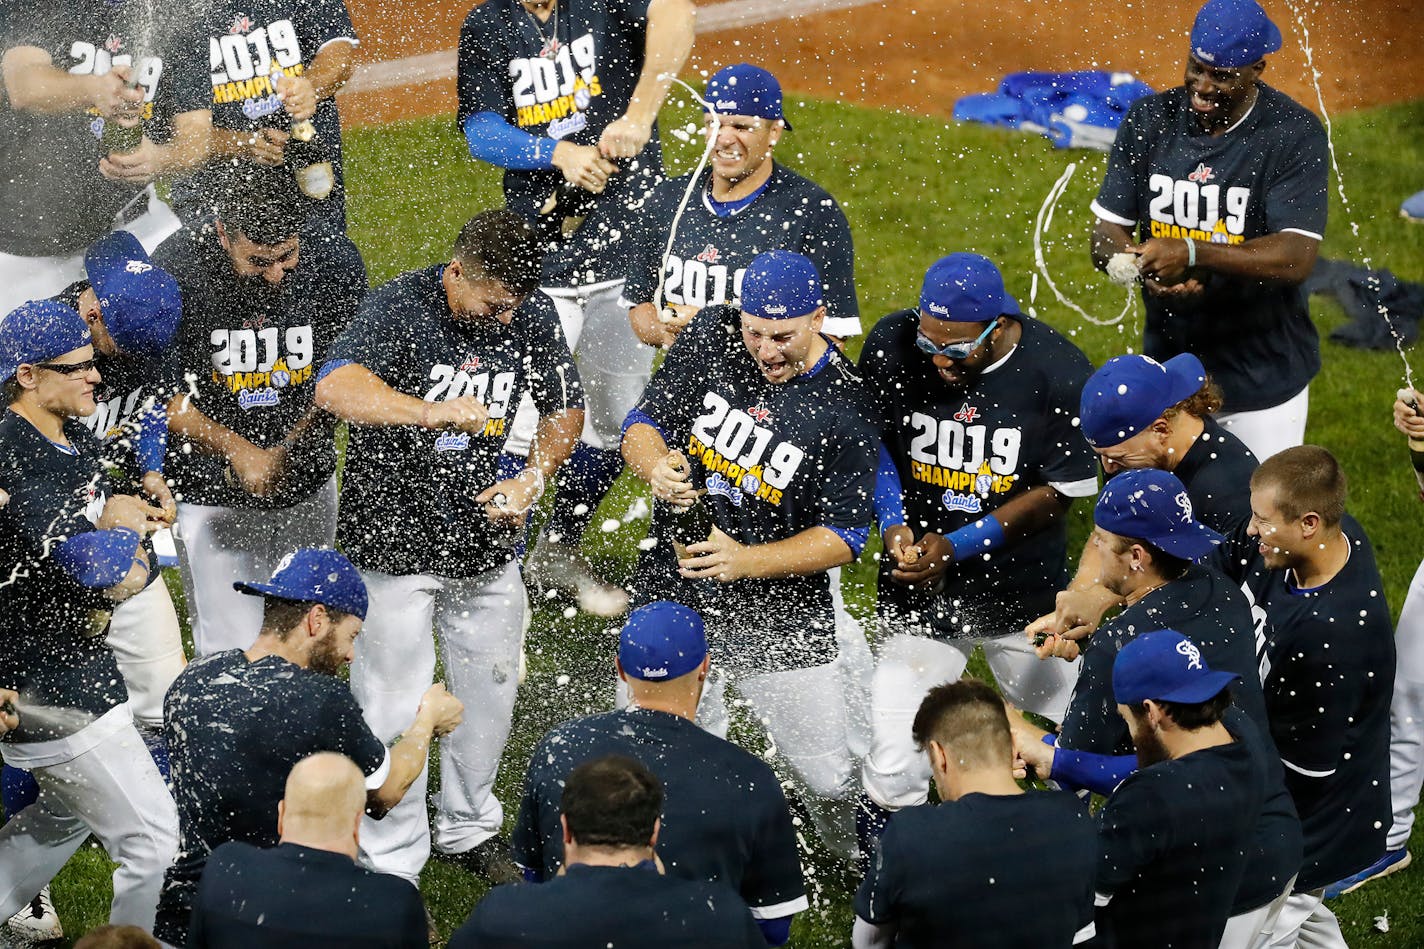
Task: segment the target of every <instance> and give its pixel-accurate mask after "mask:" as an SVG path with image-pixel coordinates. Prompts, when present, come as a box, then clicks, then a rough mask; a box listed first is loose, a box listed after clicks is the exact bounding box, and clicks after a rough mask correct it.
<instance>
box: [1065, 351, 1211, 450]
mask: <svg viewBox="0 0 1424 949" xmlns="http://www.w3.org/2000/svg"><path fill="white" fill-rule="evenodd" d="M1204 385H1206V369H1205V368H1203V367H1202V364H1201V360H1200V359H1198V358H1197V357H1195V356H1193V355H1192V354H1191V353H1181V354H1180V355H1177V356H1173V357H1172V358H1171V359H1169V360H1167V361H1166V362H1158V361H1157V360H1155V359H1153V358H1151V357H1150V356H1140V355H1128V356H1114V357H1113V358H1112V359H1109V360H1108V361H1107V362H1105V363H1103V368H1101V369H1099V370H1098V371H1097V372H1095V373H1093V374H1092V375H1091V376H1089V377H1088V381H1087V382H1086V383H1084V384H1083V396H1082V399H1081V400H1080V401H1079V403H1078V424H1079V425H1081V426H1082V428H1083V437H1084V438H1086V439H1087V440H1088V444H1089V445H1092V446H1093V447H1094V448H1111V447H1112V446H1114V445H1121V444H1122V443H1123V442H1125V441H1127V440H1128V439H1129V438H1131V437H1132V436H1134V435H1136V434H1137V433H1138V432H1141V431H1144V430H1146V429H1147V428H1149V427H1150V426H1151V425H1152V423H1153V422H1155V421H1157V420H1158V419H1159V418H1161V417H1162V413H1163V412H1165V411H1167V409H1170V408H1171V407H1172V406H1174V405H1176V404H1177V403H1179V402H1182V401H1183V400H1185V399H1188V398H1190V397H1191V396H1193V395H1195V394H1196V393H1197V392H1198V391H1200V389H1201V387H1202V386H1204Z"/></svg>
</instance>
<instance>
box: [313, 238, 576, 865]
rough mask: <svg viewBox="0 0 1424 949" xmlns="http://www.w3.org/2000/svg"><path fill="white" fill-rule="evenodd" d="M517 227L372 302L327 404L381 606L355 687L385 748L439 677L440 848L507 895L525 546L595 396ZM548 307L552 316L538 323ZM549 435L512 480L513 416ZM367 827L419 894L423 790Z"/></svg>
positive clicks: (377, 294) (379, 857)
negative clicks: (504, 449) (443, 725)
mask: <svg viewBox="0 0 1424 949" xmlns="http://www.w3.org/2000/svg"><path fill="white" fill-rule="evenodd" d="M538 281H539V250H538V244H537V243H536V241H535V239H534V234H533V231H532V229H531V228H530V227H529V225H527V224H526V223H524V221H523V220H522V219H521V218H519V217H518V216H517V215H515V214H513V213H511V212H509V211H505V210H498V211H486V212H484V213H483V214H477V215H475V217H473V218H471V219H470V221H469V223H467V224H466V225H465V227H464V229H463V230H462V231H461V232H460V236H459V238H458V239H457V240H456V242H455V250H454V255H453V257H452V258H451V260H450V261H449V262H448V263H445V264H440V265H437V266H434V267H428V268H426V269H424V270H418V271H414V272H412V273H407V274H404V275H402V276H400V277H397V278H396V279H395V280H393V281H391V282H390V283H388V284H386V285H385V286H384V287H381V288H380V289H379V290H376V291H374V292H373V293H372V294H371V295H370V296H368V297H367V298H366V301H365V302H364V303H363V304H362V306H361V310H360V312H359V313H358V314H357V315H356V318H355V319H354V320H353V321H352V322H351V325H350V326H349V327H347V329H346V331H345V332H344V333H342V335H341V337H340V338H339V339H337V341H336V342H335V344H333V345H332V347H331V351H330V353H329V354H328V361H327V362H326V364H325V365H324V366H322V368H321V371H320V373H319V374H318V381H317V404H318V405H320V406H322V407H323V408H325V409H328V410H330V411H331V412H333V413H335V414H336V415H337V416H339V417H340V418H343V419H345V420H346V421H348V422H350V423H351V435H350V441H349V442H348V444H347V449H346V469H345V476H344V481H343V482H342V496H341V511H340V517H339V518H338V524H337V537H338V538H339V539H340V541H341V546H342V548H343V549H344V550H345V551H346V553H347V554H348V555H350V557H351V558H352V560H353V561H354V562H355V564H356V566H357V567H359V568H360V570H361V574H362V577H363V579H364V580H365V582H366V588H367V589H368V590H369V591H370V594H371V607H370V613H369V614H368V615H367V617H366V633H365V635H364V636H363V637H362V639H361V644H360V647H359V648H358V650H357V653H356V659H355V661H354V662H353V664H352V667H351V688H352V691H353V692H354V693H355V695H356V698H357V700H358V701H359V702H360V703H361V707H362V708H363V709H365V710H366V716H367V720H368V721H369V722H370V723H371V727H372V729H373V730H374V731H375V732H376V734H377V735H379V736H380V737H381V738H382V740H389V739H391V738H393V737H395V736H396V735H397V734H399V733H400V729H401V727H402V726H404V725H405V722H404V721H403V720H402V718H401V716H402V715H403V714H404V711H405V708H406V706H408V705H409V704H410V703H412V702H415V701H418V700H419V698H420V695H421V693H422V692H424V691H425V689H427V688H428V687H429V686H430V682H431V680H432V678H434V674H435V655H436V652H435V640H434V638H432V632H431V631H432V629H434V630H436V631H438V632H439V644H440V655H441V659H442V660H443V663H444V668H445V675H446V677H447V680H448V682H449V684H450V690H451V692H453V693H454V694H455V695H456V697H458V698H459V699H460V700H461V701H463V702H464V703H465V706H466V708H468V709H469V710H470V712H471V715H470V721H469V722H468V723H467V724H466V725H465V726H464V727H463V728H461V729H459V730H458V731H456V732H454V733H453V734H452V735H451V736H450V737H448V738H446V739H444V740H443V742H442V744H441V751H442V754H441V759H440V761H441V765H440V767H441V771H440V806H439V811H438V814H437V816H436V822H435V826H436V835H435V846H436V847H437V848H438V849H439V850H440V851H441V852H443V853H446V854H453V855H457V856H459V855H464V862H466V863H468V864H470V865H471V866H472V868H473V869H475V870H477V871H478V872H480V873H481V875H483V876H485V877H487V878H489V879H491V880H493V881H494V882H507V880H508V879H511V878H515V879H517V872H516V871H514V869H513V864H512V862H511V861H510V858H509V855H508V849H509V845H508V843H507V842H506V841H505V840H504V838H503V837H501V836H499V831H500V829H501V827H502V826H503V824H504V811H503V809H502V808H501V807H500V803H499V801H498V800H497V799H496V798H495V796H494V779H495V772H496V771H497V770H498V768H499V760H500V756H501V755H502V754H503V752H504V742H505V739H506V738H507V737H508V735H509V725H510V716H511V715H512V713H513V711H514V693H515V691H516V689H517V688H518V681H519V648H520V637H521V634H522V632H523V629H524V618H525V611H526V609H527V605H526V599H525V593H524V583H523V581H522V580H521V579H520V576H519V565H518V563H517V562H516V561H515V559H514V545H513V539H514V538H513V532H514V531H517V530H518V529H519V528H520V527H522V524H523V519H524V517H525V515H526V514H527V513H528V512H529V511H530V509H532V508H533V507H534V505H535V504H536V503H537V502H538V500H539V496H540V493H541V492H542V491H543V488H544V483H545V481H546V479H549V478H552V477H553V476H554V473H555V471H557V470H558V467H559V465H561V464H563V462H564V461H565V460H566V459H567V458H568V456H569V453H570V452H571V451H572V450H573V445H574V441H575V440H576V439H577V438H578V433H579V431H580V430H581V428H582V426H583V391H582V389H581V388H580V386H579V377H578V370H577V369H575V368H574V364H573V357H572V356H571V355H570V354H569V348H568V346H566V345H564V341H563V339H562V338H561V337H560V336H559V329H558V322H557V320H556V319H555V318H554V314H553V313H552V312H546V310H551V309H552V308H550V307H549V304H548V300H547V299H544V298H540V297H538V296H537V295H536V296H535V297H534V298H533V299H529V300H528V301H527V302H526V298H528V297H530V295H531V294H533V293H534V291H535V290H536V289H537V288H538V285H539V283H538ZM540 307H543V308H545V310H541V309H539V308H540ZM524 393H529V394H530V395H531V397H532V399H533V401H534V405H535V406H536V407H537V408H538V410H539V415H540V418H539V429H538V434H537V435H536V436H535V440H534V445H533V448H532V449H531V451H530V453H529V466H528V467H527V468H525V469H524V470H523V471H521V472H519V473H518V474H517V475H514V476H513V477H509V478H504V479H501V478H500V477H499V475H498V473H497V472H498V466H499V449H500V446H501V445H502V444H503V443H504V440H505V438H506V437H508V434H509V423H510V421H511V419H512V418H513V415H514V409H515V406H517V405H518V404H519V399H520V397H521V396H522V395H523V394H524ZM418 785H419V786H418V788H417V793H415V794H412V795H410V796H409V797H408V798H407V799H406V800H405V802H403V803H402V804H401V805H399V806H398V807H396V808H395V809H394V810H393V811H392V812H391V814H390V815H389V816H388V817H386V818H385V819H384V820H382V821H380V822H379V823H377V822H371V821H368V822H366V824H365V825H364V826H363V827H362V829H361V841H362V848H363V849H364V850H365V851H366V853H367V855H368V857H369V858H370V861H371V865H372V866H373V867H374V868H375V869H377V870H381V871H383V872H386V873H395V874H397V875H399V876H403V877H405V878H406V879H408V880H410V882H411V883H413V884H416V885H418V884H419V882H420V871H421V868H422V867H423V866H424V865H425V861H426V858H427V857H428V856H429V854H430V828H429V825H428V823H427V820H426V815H425V793H424V789H425V776H424V774H423V773H422V775H421V777H420V779H419V782H418Z"/></svg>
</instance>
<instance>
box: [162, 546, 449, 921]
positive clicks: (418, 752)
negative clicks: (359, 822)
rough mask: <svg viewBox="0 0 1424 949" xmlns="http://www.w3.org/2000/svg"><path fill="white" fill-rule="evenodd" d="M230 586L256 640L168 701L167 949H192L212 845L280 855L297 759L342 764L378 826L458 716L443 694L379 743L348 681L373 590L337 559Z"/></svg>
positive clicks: (425, 700)
mask: <svg viewBox="0 0 1424 949" xmlns="http://www.w3.org/2000/svg"><path fill="white" fill-rule="evenodd" d="M232 586H233V589H234V591H236V592H237V593H238V594H248V595H251V596H253V597H259V598H260V599H259V600H257V602H258V603H259V605H260V607H261V610H262V619H261V622H260V627H261V629H260V631H259V632H258V633H257V638H256V640H255V641H251V645H250V646H249V647H248V648H247V649H246V650H245V651H244V650H242V649H229V650H225V651H223V652H219V653H214V654H212V655H208V656H204V657H203V658H201V659H196V660H194V661H193V662H192V663H191V664H189V666H188V668H186V669H184V670H183V673H182V675H180V676H179V677H178V680H177V681H176V682H174V683H173V688H172V689H170V690H169V692H168V697H167V699H166V700H165V701H164V708H163V711H164V728H165V730H166V731H167V734H168V747H169V751H170V753H171V755H172V769H173V770H172V777H173V796H174V798H175V800H176V801H177V802H178V821H179V839H180V847H179V853H178V859H177V861H176V862H175V863H174V864H173V866H172V867H171V868H169V870H168V874H167V876H166V878H165V880H164V884H163V893H162V895H161V897H160V899H159V907H158V921H157V924H156V925H155V927H154V933H155V935H157V936H158V938H159V939H162V940H163V941H164V942H166V943H168V944H169V945H172V946H182V945H185V944H186V943H187V937H188V920H189V915H190V913H191V911H192V906H193V898H194V896H195V894H196V892H197V887H198V881H199V879H200V878H201V877H202V874H203V867H204V866H205V865H206V862H207V858H208V855H209V854H210V853H212V851H213V850H214V849H215V848H216V847H217V846H218V845H220V844H223V843H226V842H227V841H229V840H241V841H245V842H247V843H250V844H254V845H255V846H258V847H274V846H276V845H277V842H278V839H279V834H278V829H277V804H278V802H279V801H281V800H282V793H283V789H284V787H285V785H286V781H287V775H288V774H289V773H290V772H291V770H292V767H293V766H294V765H296V763H297V762H299V761H301V760H302V759H303V758H306V757H307V756H308V755H311V754H315V753H316V752H319V751H335V752H339V753H341V754H344V755H346V756H347V757H348V758H350V759H351V760H352V761H354V762H356V765H357V767H359V768H360V769H361V773H362V774H363V775H365V782H366V811H367V813H369V814H371V815H372V816H373V817H380V816H384V815H385V814H386V813H387V812H389V811H390V809H391V808H393V807H395V806H396V804H398V803H399V802H400V800H401V798H402V797H404V796H405V793H406V790H407V789H409V788H410V786H411V785H412V784H413V783H414V782H415V780H416V778H417V777H419V776H420V774H421V773H422V772H423V771H424V769H425V756H426V753H427V752H428V751H429V748H430V742H431V740H432V739H433V738H435V737H438V736H440V735H444V734H447V733H449V732H450V731H452V730H453V729H454V728H455V727H456V726H457V725H459V724H460V720H461V717H462V716H463V714H464V706H463V705H461V704H460V701H459V700H458V699H456V698H455V697H454V696H452V695H451V694H450V693H449V692H447V691H446V690H445V686H444V685H441V684H440V683H436V684H435V685H432V686H430V688H428V689H427V690H426V692H425V694H424V695H423V696H422V697H421V699H420V703H419V705H418V706H417V707H416V709H414V710H413V712H414V720H413V721H411V723H410V725H409V726H408V727H407V728H406V729H405V731H404V732H402V733H401V735H400V736H399V740H398V741H396V742H393V743H392V744H391V746H390V747H389V748H387V747H386V745H385V744H383V743H382V742H381V740H380V739H379V738H377V737H376V736H375V735H374V734H373V733H372V732H371V729H370V728H369V727H368V726H367V725H366V720H365V718H364V717H363V716H362V714H361V706H359V705H357V704H356V699H355V698H354V697H353V696H352V694H351V689H350V687H348V686H347V684H346V683H345V682H344V681H342V679H341V678H340V673H341V670H342V668H343V667H345V666H346V665H347V664H348V663H349V662H350V661H351V652H352V648H353V644H354V643H355V641H356V634H357V633H359V632H360V630H361V623H362V621H363V620H364V619H365V617H366V606H367V598H366V585H365V584H364V583H362V582H361V574H360V573H358V572H357V570H356V568H355V567H353V566H352V565H351V562H350V561H349V560H347V559H346V558H345V557H344V556H343V555H341V554H340V553H338V552H336V551H335V550H330V549H318V548H303V549H300V550H296V551H293V552H291V553H289V554H287V556H285V557H284V558H282V560H281V562H280V563H279V564H278V565H277V569H276V570H275V571H274V572H273V574H272V577H271V579H269V580H267V581H265V582H258V583H243V582H238V583H233V584H232ZM257 625H259V624H254V628H256V627H257Z"/></svg>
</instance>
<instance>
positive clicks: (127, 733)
mask: <svg viewBox="0 0 1424 949" xmlns="http://www.w3.org/2000/svg"><path fill="white" fill-rule="evenodd" d="M0 752H3V754H4V757H5V762H6V764H9V765H11V766H13V767H17V768H25V769H28V770H29V771H31V772H33V774H34V776H35V781H36V782H37V783H38V784H39V786H40V796H39V799H38V800H36V801H35V803H33V804H31V805H30V806H29V807H27V808H25V809H24V810H23V811H21V812H20V813H19V814H18V815H16V816H15V817H14V818H12V819H11V820H10V821H9V822H8V823H6V824H5V825H4V826H3V827H0V919H9V918H10V917H11V916H13V915H14V914H15V913H16V912H18V911H19V910H20V909H21V907H23V906H24V905H25V904H26V903H28V902H29V901H30V900H31V899H33V898H34V896H35V894H36V893H38V892H39V891H40V888H41V887H43V886H44V885H45V884H47V883H49V881H50V880H51V879H53V878H54V876H55V874H57V873H59V871H60V870H61V869H62V868H63V867H64V864H65V863H66V862H67V861H68V860H69V858H70V856H72V855H73V854H74V852H75V851H76V850H78V849H79V847H80V845H82V844H83V843H84V841H85V840H86V839H87V838H88V837H89V834H90V833H91V832H92V833H93V834H94V835H95V836H96V837H98V838H99V842H100V843H101V844H102V845H103V847H104V850H105V852H106V853H108V855H109V859H111V860H113V861H115V862H116V863H118V868H117V869H115V870H114V901H113V904H112V906H111V907H110V909H109V922H111V923H114V924H115V925H133V926H138V927H141V928H142V929H145V930H148V929H152V928H153V916H154V911H155V910H156V908H157V906H158V891H159V889H160V888H161V887H162V885H163V874H164V871H166V870H167V869H168V867H169V865H170V864H172V863H173V860H174V858H175V857H176V856H177V853H178V811H177V808H175V807H174V805H173V798H172V796H171V795H170V794H169V793H168V787H167V786H166V785H165V784H164V783H163V777H162V776H161V775H160V774H159V773H158V768H157V766H155V765H154V763H153V759H152V758H151V757H150V756H149V753H148V749H147V748H146V747H145V746H144V743H143V738H142V737H141V736H140V735H139V733H138V729H136V728H135V727H134V724H133V719H132V717H131V716H130V714H129V711H128V708H127V707H126V706H122V705H121V706H119V707H117V708H115V709H112V710H110V711H109V712H108V713H107V714H106V715H104V716H102V717H100V718H98V719H96V720H95V721H94V722H92V723H90V724H89V725H88V726H87V727H86V728H84V729H82V730H81V731H80V732H78V733H76V734H74V735H71V736H70V737H69V738H64V739H57V740H55V741H46V742H28V743H25V744H8V743H0ZM56 759H58V760H56ZM41 762H49V763H43V764H42V763H41Z"/></svg>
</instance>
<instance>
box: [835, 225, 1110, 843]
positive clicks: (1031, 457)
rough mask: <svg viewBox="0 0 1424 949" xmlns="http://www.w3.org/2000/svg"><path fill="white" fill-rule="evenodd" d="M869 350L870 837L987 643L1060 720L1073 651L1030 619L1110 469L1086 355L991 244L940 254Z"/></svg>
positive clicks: (918, 785)
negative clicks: (1092, 416)
mask: <svg viewBox="0 0 1424 949" xmlns="http://www.w3.org/2000/svg"><path fill="white" fill-rule="evenodd" d="M860 367H861V372H862V373H863V375H864V377H865V379H866V383H867V386H868V387H869V389H870V392H871V396H872V398H873V400H874V402H875V420H876V424H877V427H878V429H879V442H880V469H879V476H878V479H877V484H876V490H875V505H876V516H877V519H878V521H879V524H880V530H881V532H882V534H883V536H884V539H885V551H886V553H885V554H884V555H883V556H882V558H881V561H880V578H879V592H878V595H877V609H878V612H879V614H880V617H881V619H882V622H884V623H885V624H886V626H887V627H888V630H889V631H891V632H892V633H893V635H892V636H891V638H889V639H887V641H886V642H884V643H883V644H882V646H881V649H880V653H879V656H878V660H877V663H876V668H875V673H874V676H873V678H872V680H871V707H870V715H871V742H872V745H871V751H870V754H869V756H868V757H867V758H866V760H865V763H864V767H863V778H864V784H865V792H866V793H865V797H864V799H863V800H862V809H861V815H862V818H863V819H862V820H861V827H860V832H861V848H862V851H863V852H866V851H868V850H869V841H870V838H872V837H874V836H876V834H877V833H878V827H879V826H882V825H883V822H884V820H885V818H886V816H888V813H889V812H890V811H892V810H895V809H898V808H901V807H906V806H909V805H913V804H921V803H923V802H924V801H925V799H926V794H927V793H928V790H929V778H930V775H929V771H928V765H927V763H926V762H925V760H924V756H923V755H920V754H919V753H918V752H917V751H916V749H915V746H914V743H913V742H912V741H911V736H910V729H909V723H910V721H911V720H912V719H913V718H914V715H915V710H916V709H918V708H919V705H920V701H921V699H923V698H924V696H925V693H926V692H928V691H929V689H930V688H931V687H932V686H934V685H938V684H939V683H941V682H945V681H950V680H953V679H956V678H958V677H959V675H960V673H961V672H962V671H963V669H964V665H965V663H966V661H967V659H968V655H969V653H971V652H972V651H973V650H974V647H975V646H976V645H978V644H982V645H983V646H984V649H985V656H986V658H987V660H988V662H989V667H990V669H991V670H992V671H993V673H994V676H995V678H997V679H998V681H999V684H1000V686H1001V687H1002V688H1003V690H1004V694H1005V695H1006V696H1007V697H1008V698H1009V699H1010V701H1012V702H1014V703H1015V704H1017V705H1020V706H1021V707H1026V708H1029V709H1031V710H1032V711H1034V712H1037V713H1038V714H1040V715H1044V716H1046V717H1048V718H1050V719H1053V720H1054V721H1061V720H1062V717H1063V711H1064V709H1065V708H1066V707H1067V704H1068V696H1069V693H1070V692H1071V690H1072V688H1073V679H1074V676H1075V675H1076V674H1077V667H1076V666H1075V665H1070V664H1066V663H1064V664H1044V663H1041V662H1039V661H1038V660H1037V659H1036V658H1035V656H1034V655H1033V651H1032V649H1031V648H1030V647H1029V645H1028V644H1027V643H1026V642H1025V641H1024V639H1023V634H1022V630H1023V628H1024V626H1025V625H1026V624H1027V622H1028V621H1029V620H1031V619H1033V618H1034V617H1036V616H1038V615H1040V614H1041V613H1042V612H1043V609H1044V608H1045V607H1047V606H1049V605H1051V604H1052V597H1053V590H1054V589H1055V587H1056V585H1057V584H1059V583H1060V582H1061V578H1062V576H1063V574H1064V569H1065V564H1064V561H1065V553H1066V550H1065V548H1066V546H1067V537H1066V532H1065V529H1064V518H1065V515H1066V514H1067V512H1068V509H1069V507H1070V506H1071V505H1072V503H1073V501H1074V499H1076V498H1082V497H1091V496H1092V495H1093V494H1095V493H1096V492H1097V488H1098V483H1097V478H1096V476H1095V475H1096V465H1095V464H1094V461H1093V454H1092V451H1091V450H1090V449H1089V448H1088V445H1087V443H1086V442H1085V441H1084V440H1083V436H1082V434H1081V432H1079V430H1078V428H1077V427H1076V425H1075V424H1074V421H1075V417H1076V415H1077V412H1076V408H1077V402H1078V394H1079V392H1080V391H1081V390H1082V386H1083V382H1084V381H1085V380H1086V379H1087V378H1088V375H1089V373H1090V372H1091V366H1090V365H1089V363H1088V360H1087V357H1085V356H1084V355H1083V354H1082V353H1081V352H1080V351H1079V350H1078V348H1077V347H1076V346H1074V345H1073V344H1072V343H1070V342H1069V341H1068V340H1067V339H1065V338H1063V337H1062V336H1060V335H1059V334H1058V333H1057V332H1056V331H1055V330H1053V329H1052V328H1051V327H1049V326H1048V325H1047V324H1044V323H1040V322H1038V321H1037V320H1034V319H1031V318H1029V317H1027V316H1025V315H1023V313H1022V312H1021V311H1020V310H1019V306H1018V303H1017V302H1015V300H1014V298H1013V297H1012V296H1010V295H1009V294H1008V292H1007V291H1006V290H1005V289H1004V282H1003V278H1002V277H1001V276H1000V274H999V270H998V268H997V267H995V266H994V264H993V263H992V262H991V261H990V260H989V259H988V258H986V257H982V256H980V255H978V254H968V253H955V254H950V255H949V256H947V257H944V258H942V259H940V260H938V261H936V262H935V263H934V265H933V266H931V267H930V268H929V270H928V271H927V272H926V274H925V280H924V285H923V288H922V292H921V294H920V305H919V309H918V311H915V310H901V311H899V312H897V313H892V314H890V315H889V316H886V317H884V318H883V319H881V320H880V322H879V323H877V324H876V326H875V328H874V329H873V330H871V332H870V335H869V336H868V337H867V338H866V342H865V347H864V349H863V350H862V351H861V361H860Z"/></svg>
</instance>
